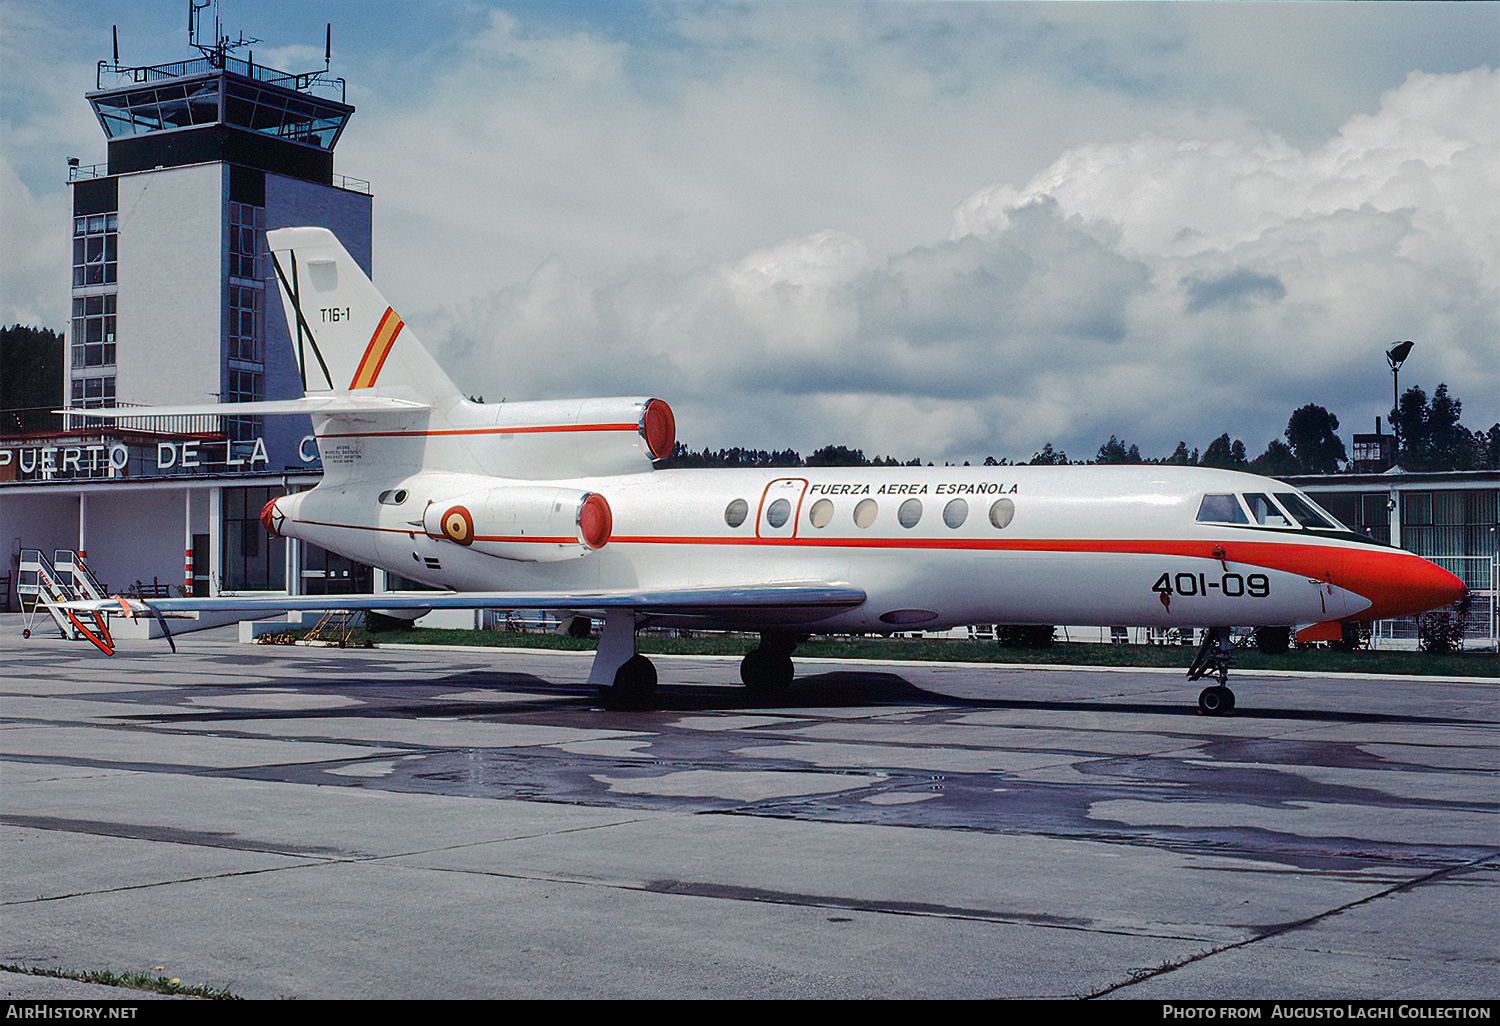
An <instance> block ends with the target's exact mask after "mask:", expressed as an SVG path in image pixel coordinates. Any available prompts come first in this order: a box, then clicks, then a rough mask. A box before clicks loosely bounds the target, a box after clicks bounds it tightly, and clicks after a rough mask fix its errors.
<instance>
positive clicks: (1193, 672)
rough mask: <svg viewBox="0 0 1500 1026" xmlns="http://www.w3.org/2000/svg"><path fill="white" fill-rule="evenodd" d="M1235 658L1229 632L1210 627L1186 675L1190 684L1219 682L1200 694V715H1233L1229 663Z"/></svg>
mask: <svg viewBox="0 0 1500 1026" xmlns="http://www.w3.org/2000/svg"><path fill="white" fill-rule="evenodd" d="M1233 655H1234V642H1233V641H1232V640H1231V639H1230V637H1229V628H1228V627H1210V628H1209V629H1208V635H1207V636H1206V637H1205V638H1204V639H1203V645H1202V647H1201V648H1199V649H1198V654H1197V655H1196V656H1194V657H1193V665H1192V666H1191V667H1189V668H1188V674H1187V675H1188V680H1200V679H1202V678H1203V677H1210V676H1212V677H1218V678H1219V683H1217V684H1213V685H1211V686H1209V687H1206V688H1204V689H1203V690H1202V691H1200V692H1199V693H1198V711H1199V712H1200V713H1202V714H1203V715H1204V716H1227V715H1229V714H1230V713H1231V712H1233V711H1234V692H1233V691H1230V690H1229V660H1230V658H1231V657H1232V656H1233Z"/></svg>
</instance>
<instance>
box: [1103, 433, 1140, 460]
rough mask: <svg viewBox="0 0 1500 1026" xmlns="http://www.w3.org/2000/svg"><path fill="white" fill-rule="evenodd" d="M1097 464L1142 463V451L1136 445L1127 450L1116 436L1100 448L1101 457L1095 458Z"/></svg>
mask: <svg viewBox="0 0 1500 1026" xmlns="http://www.w3.org/2000/svg"><path fill="white" fill-rule="evenodd" d="M1094 462H1095V463H1140V462H1142V460H1141V450H1140V449H1138V448H1136V447H1135V446H1134V445H1132V446H1130V447H1129V448H1126V446H1125V443H1124V442H1123V441H1121V440H1120V439H1118V438H1116V437H1115V436H1114V435H1110V436H1109V441H1107V442H1105V443H1104V444H1103V445H1101V446H1099V455H1097V456H1095V457H1094Z"/></svg>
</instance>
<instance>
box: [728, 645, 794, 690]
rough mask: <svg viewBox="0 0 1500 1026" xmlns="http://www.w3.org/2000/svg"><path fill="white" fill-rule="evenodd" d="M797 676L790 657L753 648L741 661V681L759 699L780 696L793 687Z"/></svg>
mask: <svg viewBox="0 0 1500 1026" xmlns="http://www.w3.org/2000/svg"><path fill="white" fill-rule="evenodd" d="M796 675H797V670H796V667H794V666H793V665H792V657H791V656H790V655H781V654H779V653H776V652H767V651H766V650H765V649H763V648H752V649H751V650H750V651H749V652H747V653H745V658H744V659H742V660H740V680H741V681H743V682H744V684H745V687H746V688H748V689H749V690H750V693H751V694H752V695H756V696H758V697H765V696H769V695H777V694H780V693H781V692H783V691H785V690H786V689H787V688H789V687H791V685H792V678H793V677H795V676H796Z"/></svg>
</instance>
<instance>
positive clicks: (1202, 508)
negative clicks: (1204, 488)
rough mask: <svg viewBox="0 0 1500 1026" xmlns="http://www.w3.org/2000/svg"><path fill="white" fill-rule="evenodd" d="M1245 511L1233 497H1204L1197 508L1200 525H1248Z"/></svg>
mask: <svg viewBox="0 0 1500 1026" xmlns="http://www.w3.org/2000/svg"><path fill="white" fill-rule="evenodd" d="M1249 522H1250V521H1249V520H1247V519H1245V511H1244V510H1243V509H1241V508H1240V502H1239V500H1238V499H1236V498H1235V497H1234V496H1233V495H1205V496H1204V497H1203V502H1202V503H1200V504H1199V506H1198V523H1200V524H1248V523H1249Z"/></svg>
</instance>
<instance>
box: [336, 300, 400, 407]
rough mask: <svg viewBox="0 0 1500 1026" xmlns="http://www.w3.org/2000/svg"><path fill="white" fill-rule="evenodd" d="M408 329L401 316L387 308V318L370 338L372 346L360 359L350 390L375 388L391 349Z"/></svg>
mask: <svg viewBox="0 0 1500 1026" xmlns="http://www.w3.org/2000/svg"><path fill="white" fill-rule="evenodd" d="M404 327H406V322H405V321H403V320H402V319H401V315H400V314H398V313H397V312H396V311H395V310H392V309H391V308H390V307H386V308H385V316H384V317H382V318H380V324H379V325H377V326H376V328H375V334H373V335H371V336H370V344H369V345H368V346H366V347H365V355H364V356H362V357H361V358H360V361H359V366H358V367H356V368H355V369H354V380H353V381H350V382H349V388H350V389H351V390H352V389H356V388H373V387H374V386H375V380H376V379H377V378H379V377H380V368H382V367H384V366H385V358H386V357H387V356H389V355H390V354H391V347H392V346H393V345H395V344H396V336H397V335H399V334H401V329H402V328H404Z"/></svg>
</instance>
